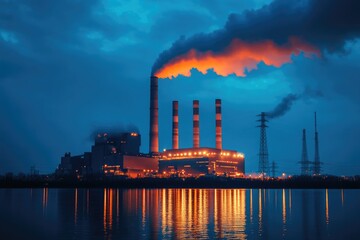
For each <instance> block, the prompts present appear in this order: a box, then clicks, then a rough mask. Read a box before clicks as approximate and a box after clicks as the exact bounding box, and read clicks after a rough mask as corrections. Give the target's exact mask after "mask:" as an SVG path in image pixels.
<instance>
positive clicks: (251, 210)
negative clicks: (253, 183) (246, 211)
mask: <svg viewBox="0 0 360 240" xmlns="http://www.w3.org/2000/svg"><path fill="white" fill-rule="evenodd" d="M252 218H253V200H252V189H250V222H252Z"/></svg>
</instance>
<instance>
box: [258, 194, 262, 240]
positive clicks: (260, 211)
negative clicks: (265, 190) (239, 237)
mask: <svg viewBox="0 0 360 240" xmlns="http://www.w3.org/2000/svg"><path fill="white" fill-rule="evenodd" d="M258 192H259V236H260V237H261V235H262V197H261V192H262V189H259V190H258Z"/></svg>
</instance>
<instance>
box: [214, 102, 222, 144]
mask: <svg viewBox="0 0 360 240" xmlns="http://www.w3.org/2000/svg"><path fill="white" fill-rule="evenodd" d="M215 113H216V120H215V127H216V130H215V131H216V138H215V141H216V148H217V149H222V128H221V99H216V100H215Z"/></svg>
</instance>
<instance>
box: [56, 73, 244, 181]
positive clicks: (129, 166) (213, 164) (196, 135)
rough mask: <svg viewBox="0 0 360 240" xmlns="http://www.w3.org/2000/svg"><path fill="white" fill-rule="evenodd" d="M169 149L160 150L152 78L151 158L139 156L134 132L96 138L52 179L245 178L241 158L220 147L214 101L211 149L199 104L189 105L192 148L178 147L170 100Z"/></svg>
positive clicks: (154, 80) (176, 115)
mask: <svg viewBox="0 0 360 240" xmlns="http://www.w3.org/2000/svg"><path fill="white" fill-rule="evenodd" d="M172 106H173V109H172V149H169V150H165V151H163V152H160V151H159V123H158V120H159V119H158V118H159V112H158V111H159V108H158V78H157V77H156V76H152V77H151V78H150V128H149V129H150V131H149V153H148V154H142V153H140V145H141V135H140V134H139V133H137V132H125V133H120V134H113V133H99V134H98V135H97V136H96V137H95V143H94V145H93V146H92V148H91V152H86V153H84V154H83V155H79V156H71V154H70V153H65V155H64V156H63V157H62V158H61V163H60V164H59V166H58V168H57V170H56V174H57V175H59V176H62V175H75V176H77V177H81V176H88V175H97V176H99V175H100V176H108V177H114V176H128V177H144V176H153V175H158V176H163V177H167V176H183V177H197V176H202V175H208V174H210V175H221V176H243V175H244V174H245V158H244V154H243V153H240V152H237V151H235V150H226V149H223V148H222V119H221V118H222V115H221V100H220V99H216V100H215V113H216V118H215V133H214V134H215V144H214V145H215V146H214V147H202V146H200V119H199V106H200V103H199V101H198V100H194V101H193V147H192V148H180V147H179V103H178V101H173V104H172Z"/></svg>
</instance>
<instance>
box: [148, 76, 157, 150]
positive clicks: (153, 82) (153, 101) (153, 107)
mask: <svg viewBox="0 0 360 240" xmlns="http://www.w3.org/2000/svg"><path fill="white" fill-rule="evenodd" d="M158 116H159V104H158V78H157V77H156V76H151V77H150V142H149V144H150V145H149V152H150V153H158V152H159V119H158Z"/></svg>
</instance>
